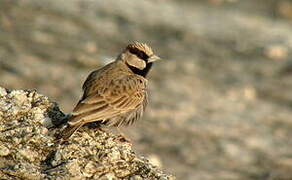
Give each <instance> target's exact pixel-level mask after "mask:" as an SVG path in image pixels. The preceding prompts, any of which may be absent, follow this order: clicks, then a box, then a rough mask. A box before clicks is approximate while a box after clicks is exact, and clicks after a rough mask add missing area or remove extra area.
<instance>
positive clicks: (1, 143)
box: [0, 87, 174, 180]
mask: <svg viewBox="0 0 292 180" xmlns="http://www.w3.org/2000/svg"><path fill="white" fill-rule="evenodd" d="M65 118H66V117H65V115H64V114H63V113H62V112H61V111H60V110H59V108H58V105H57V104H55V103H52V102H50V101H49V100H48V98H47V97H46V96H43V95H40V94H38V93H37V92H36V91H24V90H13V91H6V89H4V88H2V87H0V125H1V126H0V132H1V136H0V178H1V179H11V180H15V179H28V180H38V179H52V180H55V179H60V180H61V179H64V180H65V179H104V180H107V179H132V180H141V179H160V180H173V179H174V177H173V176H171V175H167V174H164V173H163V172H161V171H160V170H158V169H157V167H155V166H154V165H152V164H150V163H149V162H148V160H146V159H145V158H141V157H138V156H136V154H135V153H134V152H133V150H132V148H131V146H132V145H131V143H129V142H127V141H124V140H123V138H121V137H120V136H117V135H113V134H111V133H107V132H105V131H100V130H96V129H92V128H90V129H88V128H83V130H85V129H86V131H79V132H78V133H76V135H74V136H73V137H72V138H70V141H68V142H63V143H58V142H57V141H56V136H58V135H57V134H58V133H60V130H61V128H57V127H56V126H54V124H56V123H57V122H58V121H59V122H60V121H63V120H64V119H65ZM58 124H60V123H58Z"/></svg>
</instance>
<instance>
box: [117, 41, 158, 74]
mask: <svg viewBox="0 0 292 180" xmlns="http://www.w3.org/2000/svg"><path fill="white" fill-rule="evenodd" d="M120 58H121V60H122V61H124V62H125V63H126V64H127V65H128V66H129V67H132V68H137V69H138V70H144V69H145V68H147V66H148V67H149V66H151V65H152V63H153V62H154V61H156V60H159V59H160V58H159V57H158V56H156V55H155V54H154V53H153V51H152V49H151V48H150V47H149V46H148V45H146V44H144V43H139V42H134V43H131V44H129V45H128V46H127V47H126V49H125V50H124V51H123V53H122V54H121V56H120Z"/></svg>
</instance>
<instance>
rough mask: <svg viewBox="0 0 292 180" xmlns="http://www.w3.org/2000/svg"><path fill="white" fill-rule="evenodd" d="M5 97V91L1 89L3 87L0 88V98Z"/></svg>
mask: <svg viewBox="0 0 292 180" xmlns="http://www.w3.org/2000/svg"><path fill="white" fill-rule="evenodd" d="M6 95H7V92H6V89H5V88H3V87H0V97H1V96H6Z"/></svg>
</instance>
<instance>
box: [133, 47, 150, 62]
mask: <svg viewBox="0 0 292 180" xmlns="http://www.w3.org/2000/svg"><path fill="white" fill-rule="evenodd" d="M129 51H130V53H132V54H135V55H136V56H137V57H139V58H140V59H143V60H145V61H147V60H148V58H149V56H148V55H147V54H146V53H145V52H143V51H140V50H139V49H137V48H129Z"/></svg>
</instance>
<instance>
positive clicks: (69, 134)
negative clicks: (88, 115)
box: [60, 122, 84, 141]
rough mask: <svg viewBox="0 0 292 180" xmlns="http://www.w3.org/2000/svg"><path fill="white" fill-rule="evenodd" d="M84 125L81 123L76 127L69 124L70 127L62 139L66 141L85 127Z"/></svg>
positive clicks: (64, 131)
mask: <svg viewBox="0 0 292 180" xmlns="http://www.w3.org/2000/svg"><path fill="white" fill-rule="evenodd" d="M83 125H84V123H83V122H80V123H77V124H74V125H70V124H68V126H67V127H66V128H65V129H64V130H63V131H62V132H61V134H60V138H62V139H63V140H64V141H66V140H67V139H69V138H70V136H71V135H72V134H73V133H74V132H75V131H77V130H78V129H79V128H80V127H81V126H83Z"/></svg>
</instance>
